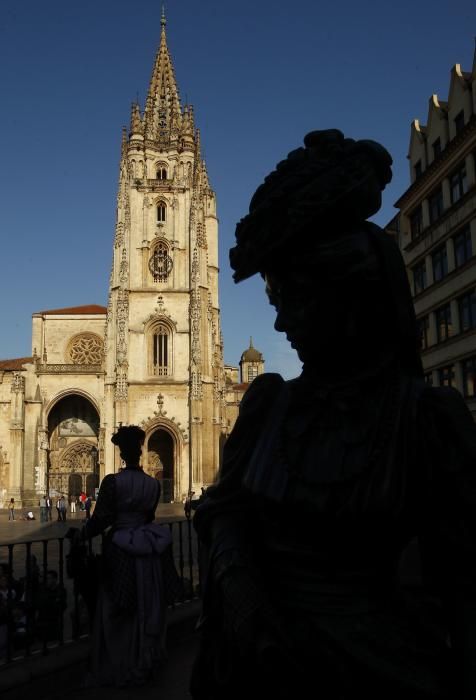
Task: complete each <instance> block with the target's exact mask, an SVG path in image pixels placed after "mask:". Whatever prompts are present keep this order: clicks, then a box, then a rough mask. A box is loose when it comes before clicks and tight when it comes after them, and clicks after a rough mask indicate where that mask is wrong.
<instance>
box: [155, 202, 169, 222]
mask: <svg viewBox="0 0 476 700" xmlns="http://www.w3.org/2000/svg"><path fill="white" fill-rule="evenodd" d="M166 220H167V205H166V204H165V202H159V203H158V204H157V223H158V224H161V223H164V221H166Z"/></svg>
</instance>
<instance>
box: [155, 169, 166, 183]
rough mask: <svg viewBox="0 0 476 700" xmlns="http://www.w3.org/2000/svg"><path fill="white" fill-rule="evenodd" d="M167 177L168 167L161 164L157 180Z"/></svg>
mask: <svg viewBox="0 0 476 700" xmlns="http://www.w3.org/2000/svg"><path fill="white" fill-rule="evenodd" d="M166 179H167V168H164V167H161V166H159V167H158V168H157V180H166Z"/></svg>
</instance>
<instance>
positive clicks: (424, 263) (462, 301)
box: [387, 59, 476, 420]
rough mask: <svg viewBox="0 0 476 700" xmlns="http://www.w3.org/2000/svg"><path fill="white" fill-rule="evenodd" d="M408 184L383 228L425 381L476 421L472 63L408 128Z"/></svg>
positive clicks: (475, 80)
mask: <svg viewBox="0 0 476 700" xmlns="http://www.w3.org/2000/svg"><path fill="white" fill-rule="evenodd" d="M408 159H409V163H410V179H411V184H410V186H409V188H408V189H407V190H406V192H405V193H404V194H403V195H402V196H401V197H400V199H399V200H398V201H397V202H396V204H395V206H396V207H397V208H398V209H399V210H400V213H399V214H398V215H397V217H395V219H393V220H392V221H391V222H390V224H389V225H388V226H387V230H388V231H389V232H390V233H393V234H394V235H395V236H396V239H397V241H398V243H399V245H400V249H401V251H402V254H403V257H404V260H405V265H406V268H407V272H408V276H409V281H410V286H411V289H412V294H413V298H414V304H415V310H416V315H417V319H418V324H419V328H420V334H421V349H422V360H423V367H424V371H425V378H426V381H427V382H428V383H430V384H432V385H433V386H453V387H455V388H456V389H458V390H459V391H460V392H461V393H462V394H463V396H464V397H465V400H466V401H467V403H468V406H469V408H470V410H471V411H472V413H473V415H474V417H475V420H476V255H475V253H476V59H475V61H474V62H473V68H472V71H471V72H465V71H463V70H462V69H461V66H460V65H459V64H456V65H455V66H454V67H453V69H452V70H451V80H450V86H449V95H448V100H447V101H446V102H443V101H442V100H440V99H439V98H438V96H437V95H432V96H431V97H430V100H429V108H428V118H427V122H426V125H423V124H421V123H420V122H419V120H418V119H415V120H414V121H413V123H412V125H411V135H410V148H409V153H408Z"/></svg>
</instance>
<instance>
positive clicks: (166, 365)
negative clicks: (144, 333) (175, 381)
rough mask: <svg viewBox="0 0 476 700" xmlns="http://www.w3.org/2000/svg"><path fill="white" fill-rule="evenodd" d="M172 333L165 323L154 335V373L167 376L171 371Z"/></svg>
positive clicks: (156, 329) (160, 324)
mask: <svg viewBox="0 0 476 700" xmlns="http://www.w3.org/2000/svg"><path fill="white" fill-rule="evenodd" d="M169 340H170V331H169V329H168V328H167V326H166V325H165V324H163V323H159V324H158V326H156V327H155V329H154V333H153V335H152V360H153V373H154V374H155V375H157V376H167V375H168V374H171V371H170V369H171V368H170V342H169Z"/></svg>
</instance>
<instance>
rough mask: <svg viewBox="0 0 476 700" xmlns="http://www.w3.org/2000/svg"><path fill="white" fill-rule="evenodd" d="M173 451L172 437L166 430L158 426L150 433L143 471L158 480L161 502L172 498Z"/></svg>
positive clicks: (169, 501) (167, 501) (168, 501)
mask: <svg viewBox="0 0 476 700" xmlns="http://www.w3.org/2000/svg"><path fill="white" fill-rule="evenodd" d="M174 452H175V450H174V439H173V437H172V435H171V434H170V433H169V432H168V431H167V430H164V429H163V428H159V429H158V430H156V431H155V432H154V433H152V435H151V436H150V438H149V442H148V445H147V457H146V460H145V461H146V464H145V466H144V471H145V472H147V473H148V474H150V475H151V476H154V477H155V478H156V479H158V480H159V481H160V485H161V487H162V490H161V494H160V501H161V502H162V503H171V502H172V501H173V500H174Z"/></svg>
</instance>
